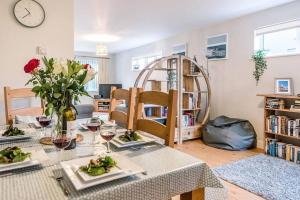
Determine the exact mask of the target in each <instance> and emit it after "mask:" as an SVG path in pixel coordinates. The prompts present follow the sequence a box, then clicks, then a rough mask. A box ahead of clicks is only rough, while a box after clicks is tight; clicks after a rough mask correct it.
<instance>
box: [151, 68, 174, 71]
mask: <svg viewBox="0 0 300 200" xmlns="http://www.w3.org/2000/svg"><path fill="white" fill-rule="evenodd" d="M155 70H157V71H176V69H167V68H156V69H155Z"/></svg>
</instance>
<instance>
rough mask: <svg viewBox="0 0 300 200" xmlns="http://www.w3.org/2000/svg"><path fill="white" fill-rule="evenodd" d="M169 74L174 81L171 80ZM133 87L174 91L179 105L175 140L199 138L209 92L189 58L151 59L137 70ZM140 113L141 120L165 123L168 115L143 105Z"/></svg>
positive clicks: (199, 69) (160, 108) (199, 68)
mask: <svg viewBox="0 0 300 200" xmlns="http://www.w3.org/2000/svg"><path fill="white" fill-rule="evenodd" d="M170 71H172V73H170ZM173 75H176V79H172V78H173ZM170 80H171V82H172V84H170V83H169V82H170ZM134 87H140V88H143V89H144V90H146V91H147V90H156V91H163V92H168V91H169V90H170V89H177V90H178V101H179V103H178V109H177V128H176V134H175V140H176V141H177V142H178V143H181V142H182V141H183V140H188V139H194V138H199V137H200V135H201V132H200V129H201V128H202V127H203V125H204V124H206V122H207V121H208V117H209V112H210V98H211V90H210V84H209V80H208V77H207V74H206V73H205V71H204V69H203V67H202V66H200V65H199V64H198V63H197V62H195V61H194V60H193V59H192V58H189V57H186V56H182V55H171V56H167V57H163V58H160V59H158V60H155V61H153V63H151V64H149V65H147V66H146V67H145V68H144V69H143V70H142V71H141V73H140V74H139V75H138V77H137V79H136V81H135V85H134ZM144 111H145V112H144V114H145V115H144V117H145V118H148V119H152V120H155V121H157V122H160V123H162V124H164V123H165V121H166V120H165V119H166V116H167V114H168V110H166V108H165V107H163V106H156V105H151V104H145V105H144Z"/></svg>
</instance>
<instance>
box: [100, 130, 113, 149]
mask: <svg viewBox="0 0 300 200" xmlns="http://www.w3.org/2000/svg"><path fill="white" fill-rule="evenodd" d="M116 134H117V132H116V126H115V125H102V126H101V127H100V135H101V137H102V138H103V139H104V140H106V144H107V145H106V147H107V150H106V153H110V152H111V149H110V141H111V140H112V139H113V138H114V137H115V135H116Z"/></svg>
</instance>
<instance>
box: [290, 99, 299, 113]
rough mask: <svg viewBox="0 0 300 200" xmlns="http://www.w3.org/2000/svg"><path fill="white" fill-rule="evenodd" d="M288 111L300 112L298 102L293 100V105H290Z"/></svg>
mask: <svg viewBox="0 0 300 200" xmlns="http://www.w3.org/2000/svg"><path fill="white" fill-rule="evenodd" d="M290 110H292V111H298V112H300V100H295V102H294V104H293V105H291V108H290Z"/></svg>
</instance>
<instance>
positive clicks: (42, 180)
mask: <svg viewBox="0 0 300 200" xmlns="http://www.w3.org/2000/svg"><path fill="white" fill-rule="evenodd" d="M83 135H84V137H85V141H87V140H88V139H89V138H90V137H91V135H92V133H89V132H85V133H83ZM87 143H88V142H87ZM87 143H82V144H78V146H77V148H76V149H74V150H70V151H66V152H65V153H64V155H63V159H64V160H69V159H72V158H78V157H81V156H86V155H91V153H92V152H94V151H97V150H99V149H103V146H101V145H96V146H91V145H89V144H87ZM12 145H18V146H22V147H30V148H34V149H42V148H43V149H44V150H45V152H46V153H47V155H48V157H49V160H48V161H43V164H42V167H41V168H38V169H36V170H33V171H27V170H25V171H21V173H20V171H16V173H11V174H0V191H1V192H0V199H1V200H2V199H3V200H35V199H36V200H48V199H49V200H52V199H53V200H57V199H97V200H163V199H169V198H171V197H173V196H176V195H178V194H182V193H185V192H189V191H192V190H194V189H197V188H203V187H210V188H223V185H222V184H221V182H220V181H219V180H218V178H217V177H216V176H215V175H214V174H213V173H212V171H211V170H210V168H209V167H208V166H207V164H205V163H204V162H202V161H201V160H198V159H196V158H194V157H192V156H190V155H187V154H185V153H182V152H180V151H177V150H175V149H172V148H169V147H166V146H164V145H161V144H158V143H152V144H148V145H145V146H142V147H141V148H126V149H114V151H117V152H118V153H120V154H122V155H124V156H126V157H127V158H129V159H130V160H131V161H133V162H134V163H136V164H138V165H140V166H141V167H143V168H144V169H145V170H146V171H147V174H146V175H144V174H138V175H136V176H132V177H128V178H123V179H119V180H115V181H112V182H109V183H105V184H102V185H98V186H94V187H91V188H88V189H85V190H82V191H76V190H75V188H74V187H73V185H72V184H71V182H70V181H69V179H68V178H67V177H66V176H65V174H64V172H63V171H62V169H61V167H60V164H59V161H58V152H57V151H56V150H55V148H54V147H50V146H42V145H40V144H38V143H37V140H32V141H28V142H22V143H15V144H3V145H0V149H2V148H4V147H6V146H12ZM60 176H62V177H63V183H64V185H65V186H66V188H67V190H68V191H69V193H70V194H69V195H68V196H66V195H65V194H64V192H63V190H62V188H61V187H60V185H59V184H58V181H57V180H56V178H57V177H60ZM212 196H214V195H212ZM215 198H216V197H215V196H214V199H215ZM206 199H207V198H206Z"/></svg>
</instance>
